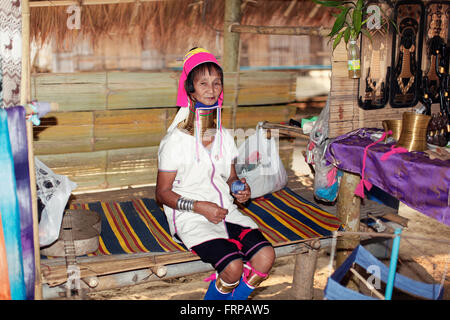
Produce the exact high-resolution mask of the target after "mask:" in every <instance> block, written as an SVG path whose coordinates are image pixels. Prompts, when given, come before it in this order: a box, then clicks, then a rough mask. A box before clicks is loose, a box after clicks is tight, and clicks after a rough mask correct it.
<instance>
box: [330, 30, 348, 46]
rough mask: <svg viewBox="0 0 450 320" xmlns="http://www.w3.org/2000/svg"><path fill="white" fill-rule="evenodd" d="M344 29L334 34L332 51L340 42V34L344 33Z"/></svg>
mask: <svg viewBox="0 0 450 320" xmlns="http://www.w3.org/2000/svg"><path fill="white" fill-rule="evenodd" d="M344 33H345V31H341V32H339V33H338V35H337V36H336V38H335V39H334V41H333V51H334V49H336V47H337V46H338V44H339V43H340V42H341V39H342V36H343V35H344Z"/></svg>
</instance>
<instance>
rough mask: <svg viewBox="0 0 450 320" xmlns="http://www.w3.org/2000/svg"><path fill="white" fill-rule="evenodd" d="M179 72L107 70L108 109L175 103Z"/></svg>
mask: <svg viewBox="0 0 450 320" xmlns="http://www.w3.org/2000/svg"><path fill="white" fill-rule="evenodd" d="M178 79H179V73H175V72H119V71H117V72H108V81H107V87H108V89H109V91H108V97H107V101H108V102H107V106H108V109H123V108H148V107H167V106H175V105H176V96H177V90H178Z"/></svg>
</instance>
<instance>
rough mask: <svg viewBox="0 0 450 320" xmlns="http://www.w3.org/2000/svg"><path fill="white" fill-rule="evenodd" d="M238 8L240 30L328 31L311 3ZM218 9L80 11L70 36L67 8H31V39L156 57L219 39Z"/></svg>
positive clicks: (324, 16)
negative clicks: (129, 41)
mask: <svg viewBox="0 0 450 320" xmlns="http://www.w3.org/2000/svg"><path fill="white" fill-rule="evenodd" d="M241 8H242V12H241V14H242V19H241V24H250V25H278V26H325V27H329V26H331V22H330V21H332V19H331V11H330V10H327V9H324V8H321V7H318V6H317V5H316V4H314V3H313V2H312V1H311V0H298V1H296V0H276V1H275V0H273V1H272V0H257V1H245V0H244V1H242V5H241ZM224 9H225V1H219V0H165V1H157V2H139V1H137V2H135V3H123V4H107V5H85V6H82V10H81V24H80V27H81V28H80V29H79V30H76V29H73V30H71V29H69V28H68V27H67V19H68V17H69V16H70V14H69V13H67V12H66V10H67V7H64V6H53V7H32V8H31V32H32V35H31V36H32V40H34V41H35V42H36V43H38V44H39V43H44V42H45V41H48V40H49V39H53V41H55V44H56V45H57V46H58V47H60V48H61V47H65V46H67V45H68V44H69V45H70V43H71V42H73V41H76V39H79V37H84V38H89V39H90V40H91V41H92V43H93V44H95V43H96V42H97V41H98V40H99V39H100V38H101V37H108V36H114V37H119V39H120V38H123V37H139V38H140V40H141V44H143V43H144V42H145V41H144V40H145V39H151V43H152V46H153V47H156V48H158V50H159V51H161V52H168V51H169V50H170V51H172V52H173V51H174V50H176V49H177V48H179V47H180V46H182V47H185V43H186V42H187V41H189V40H191V43H192V41H193V42H194V43H195V41H199V39H211V38H214V37H216V36H217V35H220V34H221V33H223V24H224ZM247 36H248V35H247ZM243 37H246V35H243ZM183 50H186V48H183Z"/></svg>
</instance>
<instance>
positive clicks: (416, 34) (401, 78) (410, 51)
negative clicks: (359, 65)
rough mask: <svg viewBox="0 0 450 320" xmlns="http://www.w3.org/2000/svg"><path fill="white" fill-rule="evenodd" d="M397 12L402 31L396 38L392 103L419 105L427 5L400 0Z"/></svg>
mask: <svg viewBox="0 0 450 320" xmlns="http://www.w3.org/2000/svg"><path fill="white" fill-rule="evenodd" d="M394 12H395V13H394V15H395V17H394V22H395V23H396V24H397V26H398V31H399V33H398V34H395V33H394V35H393V40H392V70H391V88H390V89H391V94H390V105H391V107H394V108H408V107H413V106H414V105H416V104H417V102H418V96H419V93H418V89H419V84H420V82H421V59H422V38H423V20H424V5H423V3H422V2H421V1H417V0H409V1H399V2H397V4H396V5H395V8H394Z"/></svg>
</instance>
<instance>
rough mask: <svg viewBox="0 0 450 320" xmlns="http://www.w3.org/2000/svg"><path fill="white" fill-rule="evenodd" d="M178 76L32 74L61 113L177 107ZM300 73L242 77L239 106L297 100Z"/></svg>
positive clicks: (230, 80)
mask: <svg viewBox="0 0 450 320" xmlns="http://www.w3.org/2000/svg"><path fill="white" fill-rule="evenodd" d="M178 79H179V72H121V71H116V72H86V73H70V74H33V75H32V83H33V85H32V89H33V90H32V98H33V99H36V100H39V101H51V102H57V103H58V104H59V111H60V112H67V111H94V110H117V109H137V108H161V107H175V106H176V94H177V90H178ZM236 79H237V74H236V73H225V74H224V92H225V96H224V99H225V101H224V103H225V104H228V105H232V104H233V103H234V99H235V92H236ZM295 84H296V77H295V73H291V72H266V71H246V72H241V73H240V74H239V86H238V90H239V96H238V99H239V100H238V104H239V105H269V104H277V103H289V102H293V101H295Z"/></svg>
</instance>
